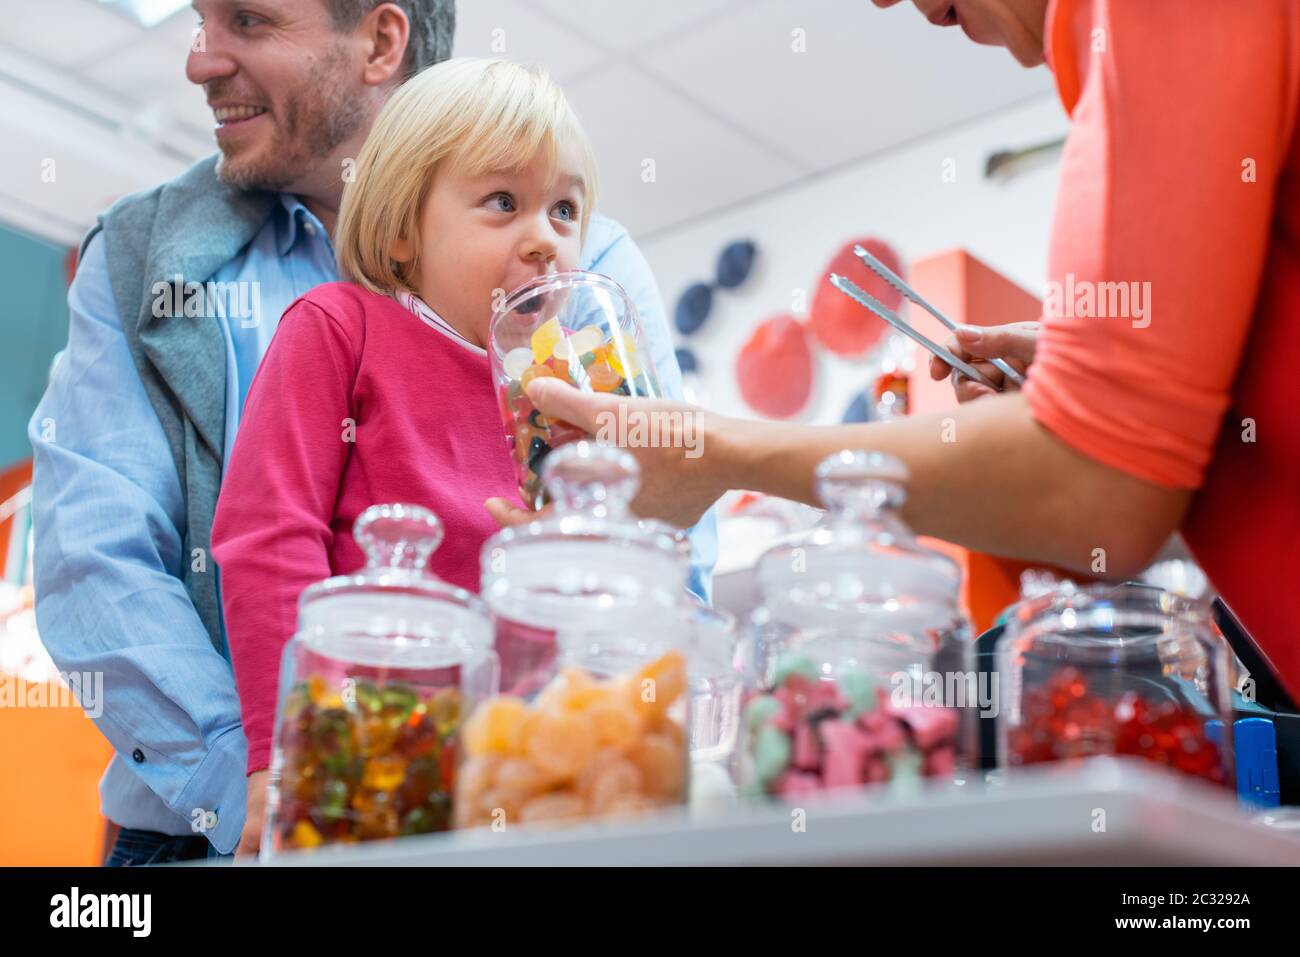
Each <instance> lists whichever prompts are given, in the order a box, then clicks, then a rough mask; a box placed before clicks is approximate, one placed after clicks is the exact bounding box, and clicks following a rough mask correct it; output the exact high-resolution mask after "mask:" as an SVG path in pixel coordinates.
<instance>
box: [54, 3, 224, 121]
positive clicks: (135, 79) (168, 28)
mask: <svg viewBox="0 0 1300 957" xmlns="http://www.w3.org/2000/svg"><path fill="white" fill-rule="evenodd" d="M197 22H198V21H197V19H196V18H195V17H194V15H193V13H189V14H188V16H186V15H185V13H184V12H183V13H182V14H178V15H177V16H175V17H172V18H171V19H169V20H168V21H167V22H166V23H164V24H160V25H159V26H158V27H156V28H154V29H153V30H151V31H149V32H148V33H147V34H143V35H142V36H141V38H140V39H139V40H137V41H136V42H134V43H130V44H122V45H121V46H119V47H117V48H115V49H113V50H112V51H111V52H105V53H103V54H100V55H96V56H94V57H92V58H90V59H89V60H87V61H86V62H85V63H83V64H82V66H81V69H80V71H79V72H80V73H81V75H82V76H85V77H86V78H87V79H90V80H93V81H94V82H95V83H98V84H101V85H103V86H105V87H107V88H109V89H111V90H113V91H114V92H116V93H120V94H122V95H123V96H124V97H128V98H130V99H131V100H133V101H135V102H137V103H141V104H147V103H156V102H158V101H160V100H162V99H165V98H166V97H167V96H169V95H171V93H172V92H173V91H175V90H177V89H179V88H181V87H182V86H192V85H193V84H191V83H190V81H189V80H187V79H186V78H185V58H186V57H187V56H188V55H189V52H190V37H191V31H192V30H193V28H194V26H195V24H197Z"/></svg>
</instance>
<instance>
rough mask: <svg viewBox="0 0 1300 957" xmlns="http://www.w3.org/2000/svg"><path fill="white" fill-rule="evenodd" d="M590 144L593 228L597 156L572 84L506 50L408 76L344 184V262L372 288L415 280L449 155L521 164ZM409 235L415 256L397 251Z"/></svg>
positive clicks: (486, 163) (477, 162) (480, 167)
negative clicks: (563, 85)
mask: <svg viewBox="0 0 1300 957" xmlns="http://www.w3.org/2000/svg"><path fill="white" fill-rule="evenodd" d="M564 144H570V145H573V146H576V147H577V148H578V150H579V151H580V153H581V163H582V165H583V167H584V168H583V169H582V170H581V172H582V176H583V179H584V187H585V189H584V193H585V195H584V197H583V202H582V207H581V223H582V226H581V235H582V236H583V237H584V238H585V237H586V234H587V224H588V222H590V219H591V210H592V207H593V206H595V203H596V160H595V156H594V155H593V153H592V150H591V143H590V142H589V141H588V140H587V136H586V133H584V132H583V129H582V126H581V125H580V124H579V122H578V118H577V116H576V115H575V114H574V112H573V108H572V107H571V106H570V105H569V101H568V100H567V99H566V98H565V96H564V93H563V92H562V91H561V90H560V88H559V87H558V86H557V85H556V84H555V83H554V82H553V81H552V80H551V79H550V77H549V76H547V74H546V73H545V72H544V71H542V70H536V69H530V68H527V67H523V66H519V65H518V64H515V63H510V62H508V61H506V60H485V59H478V58H475V57H457V58H455V59H451V60H445V61H444V62H442V63H439V64H437V65H435V66H431V67H429V68H428V69H427V70H424V71H423V72H421V73H419V74H417V75H416V76H414V77H412V78H411V79H410V80H408V81H407V82H406V83H404V84H403V85H402V86H401V87H400V88H399V89H398V90H397V92H396V93H394V94H393V96H392V98H391V99H389V101H388V103H387V104H385V106H384V108H383V109H382V110H380V112H379V116H378V117H377V118H376V119H375V125H374V127H373V128H372V129H371V130H370V135H369V136H367V137H366V142H365V145H364V146H363V147H362V148H361V155H360V156H358V157H357V163H356V167H355V169H354V171H353V172H354V173H355V176H354V177H353V179H352V181H351V182H350V183H348V184H347V185H346V186H345V187H344V190H343V203H342V205H341V207H340V209H339V221H338V228H337V229H336V230H335V237H334V245H335V252H336V255H337V257H338V264H339V269H340V271H341V272H342V273H343V274H344V275H345V276H346V277H347V278H350V279H351V280H352V281H353V282H355V283H357V284H359V285H361V286H364V287H365V288H366V289H369V290H370V291H371V292H377V293H380V294H381V295H389V294H391V293H392V292H393V291H394V290H396V289H398V288H402V287H404V286H407V285H409V280H408V278H407V275H408V274H409V272H410V270H411V269H412V268H413V267H414V266H415V265H416V263H418V262H419V256H420V246H419V238H420V210H421V208H422V207H423V206H424V200H425V197H426V196H427V195H428V190H429V187H430V186H431V185H432V182H433V177H434V176H435V175H436V171H437V168H438V166H439V164H441V163H442V162H443V161H444V160H446V159H454V160H455V161H456V162H457V163H458V164H463V165H464V167H465V169H466V170H468V172H469V173H470V175H475V176H476V175H480V174H482V173H485V172H488V171H490V170H514V169H518V168H520V167H522V166H525V165H527V164H528V163H529V162H531V161H532V160H533V159H534V158H536V157H538V156H539V155H543V156H545V157H546V159H547V161H548V162H550V163H552V164H554V163H557V162H558V159H559V153H560V149H561V146H562V145H564ZM399 239H406V240H409V241H410V243H411V245H412V248H413V249H414V250H415V259H414V260H413V261H412V262H411V263H410V264H408V265H405V266H399V264H397V263H395V262H394V261H393V260H392V258H391V256H390V253H391V251H392V249H393V245H394V243H396V242H397V241H398V240H399Z"/></svg>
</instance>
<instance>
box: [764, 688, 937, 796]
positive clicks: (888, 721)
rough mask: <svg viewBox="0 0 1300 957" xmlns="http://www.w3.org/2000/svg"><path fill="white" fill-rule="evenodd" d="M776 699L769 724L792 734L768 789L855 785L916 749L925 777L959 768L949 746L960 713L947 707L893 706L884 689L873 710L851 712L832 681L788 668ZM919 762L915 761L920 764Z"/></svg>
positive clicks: (783, 791) (886, 777) (874, 779)
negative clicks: (782, 766)
mask: <svg viewBox="0 0 1300 957" xmlns="http://www.w3.org/2000/svg"><path fill="white" fill-rule="evenodd" d="M772 697H773V698H775V699H776V701H778V702H779V703H780V708H778V709H776V710H775V711H774V712H773V713H772V714H771V716H770V717H768V718H767V719H766V723H767V724H768V725H770V726H771V727H773V728H776V729H778V730H780V731H782V732H783V733H785V734H786V735H789V742H790V749H789V758H788V759H787V760H788V763H787V765H786V767H785V769H784V770H783V771H781V772H780V773H779V775H778V776H777V777H776V778H775V779H770V780H769V781H768V785H767V790H768V791H769V792H770V793H775V794H778V795H780V796H781V797H783V798H786V799H792V798H793V799H799V800H805V799H807V798H808V797H809V796H811V795H814V794H817V793H820V792H823V791H828V790H832V789H836V790H838V789H844V788H849V789H852V788H860V787H862V786H863V785H867V784H879V783H883V782H887V781H890V780H891V779H892V778H893V777H894V776H895V774H896V770H895V766H894V764H893V759H894V757H895V756H897V755H900V754H903V753H905V752H911V751H915V752H919V755H920V759H921V760H920V761H919V762H916V763H915V764H912V765H911V766H912V767H913V768H915V769H916V770H912V771H911V772H910V773H911V774H912V775H915V774H916V773H917V771H918V770H919V772H920V773H921V774H923V775H924V776H925V777H930V778H943V777H950V776H951V775H952V774H953V772H954V771H955V769H956V764H957V754H956V748H955V746H954V743H955V740H956V737H957V728H958V723H959V718H958V713H957V712H956V711H955V710H953V709H950V708H937V707H933V708H932V707H908V708H897V707H894V706H892V705H891V703H890V702H889V700H888V697H887V696H882V697H881V698H880V702H879V706H878V707H877V708H875V709H873V710H870V711H865V712H862V713H860V714H858V715H856V717H855V716H853V715H851V714H850V713H849V708H850V707H851V704H850V702H849V701H848V699H846V698H845V696H844V695H843V694H842V693H841V692H840V690H839V688H838V686H837V685H836V683H835V682H834V681H826V680H814V679H812V678H809V677H807V676H806V675H803V674H799V673H797V672H796V673H793V674H789V675H787V676H786V678H785V681H784V682H783V683H782V685H781V686H780V687H779V688H777V689H775V690H774V691H773V692H772ZM918 765H919V767H918Z"/></svg>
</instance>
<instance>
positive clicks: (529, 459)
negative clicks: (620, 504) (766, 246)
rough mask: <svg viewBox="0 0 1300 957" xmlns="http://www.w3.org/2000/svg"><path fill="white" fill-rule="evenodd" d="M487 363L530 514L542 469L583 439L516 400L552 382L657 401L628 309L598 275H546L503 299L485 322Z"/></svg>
mask: <svg viewBox="0 0 1300 957" xmlns="http://www.w3.org/2000/svg"><path fill="white" fill-rule="evenodd" d="M488 357H489V360H490V362H491V365H492V377H493V382H494V383H495V386H496V390H497V402H498V405H499V406H500V409H501V418H502V420H503V421H504V423H505V429H506V440H507V442H509V444H510V448H511V455H512V456H513V458H514V461H515V467H516V471H517V473H518V477H519V485H520V488H521V490H522V492H523V496H524V500H525V502H526V503H528V504H530V505H532V506H533V507H534V508H540V507H541V505H543V504H544V503H545V501H546V491H545V487H544V485H543V483H542V481H541V478H540V469H541V464H542V462H543V461H545V459H546V456H547V455H549V454H550V452H551V450H552V449H555V448H558V447H559V446H561V445H565V444H567V443H569V442H574V441H577V440H579V439H581V438H583V437H584V433H583V432H582V430H580V429H577V428H575V427H574V426H572V425H570V424H568V423H567V422H561V421H555V422H551V421H549V420H548V419H547V418H546V417H545V416H543V415H542V414H541V413H539V412H538V411H537V410H536V409H535V408H534V407H533V404H532V403H531V402H530V401H529V399H528V395H527V393H525V392H524V387H525V386H526V385H528V383H529V382H531V381H532V380H533V379H535V378H545V377H554V378H559V379H562V380H563V381H565V382H568V383H569V384H570V385H573V386H576V387H577V388H579V389H581V390H582V391H584V392H608V393H613V394H617V395H629V396H649V397H652V398H654V397H659V396H662V394H663V392H662V390H661V389H660V386H659V377H658V373H657V372H656V371H655V367H654V360H653V358H652V356H651V354H650V349H649V346H648V343H647V342H646V338H645V332H644V330H643V329H642V328H641V320H640V317H639V316H638V315H637V311H636V306H635V305H634V304H633V303H632V300H631V299H630V298H629V297H628V295H627V293H625V292H624V291H623V289H622V287H620V286H619V285H618V283H616V282H614V280H612V279H610V278H608V277H607V276H602V275H600V274H598V273H592V272H581V271H575V272H564V273H550V274H548V275H545V276H538V277H537V278H536V279H533V280H530V281H529V282H526V283H524V284H523V285H522V286H520V287H519V288H517V289H515V290H514V291H513V292H511V293H510V294H509V295H508V296H507V297H506V299H505V301H504V302H503V303H502V304H501V307H500V308H499V309H498V310H497V311H496V312H495V313H494V314H493V316H492V322H491V325H490V326H489V328H488Z"/></svg>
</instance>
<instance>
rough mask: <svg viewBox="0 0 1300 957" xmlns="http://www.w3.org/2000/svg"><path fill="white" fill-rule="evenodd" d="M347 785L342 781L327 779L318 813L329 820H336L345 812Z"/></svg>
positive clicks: (346, 806)
mask: <svg viewBox="0 0 1300 957" xmlns="http://www.w3.org/2000/svg"><path fill="white" fill-rule="evenodd" d="M347 808H348V786H347V784H346V783H344V782H343V781H327V782H326V783H325V788H324V793H323V794H322V795H321V801H320V813H321V816H322V817H324V818H325V819H326V820H329V821H338V820H341V819H342V818H343V815H344V814H346V813H347Z"/></svg>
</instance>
